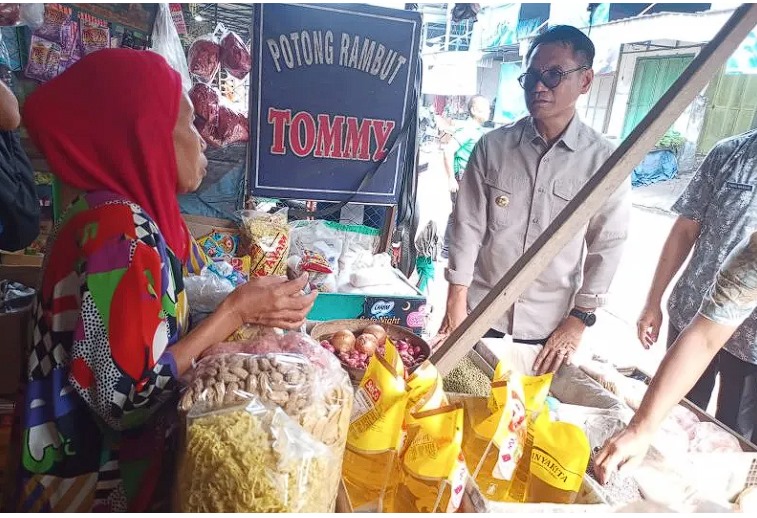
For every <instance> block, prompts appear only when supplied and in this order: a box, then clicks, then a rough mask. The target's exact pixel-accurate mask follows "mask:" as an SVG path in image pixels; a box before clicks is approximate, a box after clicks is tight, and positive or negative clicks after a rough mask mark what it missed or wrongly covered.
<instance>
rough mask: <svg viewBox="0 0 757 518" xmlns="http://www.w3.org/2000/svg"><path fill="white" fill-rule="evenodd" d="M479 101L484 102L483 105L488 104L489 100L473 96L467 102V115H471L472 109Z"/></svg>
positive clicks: (480, 96)
mask: <svg viewBox="0 0 757 518" xmlns="http://www.w3.org/2000/svg"><path fill="white" fill-rule="evenodd" d="M479 101H484V102H485V103H487V104H489V99H487V98H486V97H484V96H483V95H474V96H473V97H471V98H470V101H468V113H470V114H473V107H474V106H475V105H476V103H477V102H479Z"/></svg>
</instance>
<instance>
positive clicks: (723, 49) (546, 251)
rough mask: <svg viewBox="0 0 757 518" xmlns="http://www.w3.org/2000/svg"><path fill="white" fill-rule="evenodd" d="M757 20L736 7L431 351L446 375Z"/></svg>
mask: <svg viewBox="0 0 757 518" xmlns="http://www.w3.org/2000/svg"><path fill="white" fill-rule="evenodd" d="M756 24H757V5H755V4H742V5H741V6H740V7H739V8H738V9H736V10H735V11H734V13H733V15H732V16H731V17H730V18H729V19H728V21H727V22H726V23H725V25H724V26H723V28H722V29H720V31H719V32H718V33H717V35H716V36H715V37H714V38H713V39H712V41H710V42H709V43H708V44H707V45H705V46H704V47H703V48H702V51H701V52H700V53H699V55H698V56H697V57H696V58H694V61H692V62H691V64H690V65H689V66H688V67H687V68H686V70H684V71H683V73H682V74H681V76H680V77H679V78H678V80H676V82H675V83H673V86H671V87H670V89H668V91H667V92H666V93H665V95H663V96H662V98H661V99H660V100H659V101H658V102H657V104H655V105H654V107H653V108H652V110H651V111H650V112H649V113H648V114H647V116H646V117H644V119H643V120H642V121H641V122H640V123H639V125H638V126H636V128H635V129H634V130H633V132H631V134H630V135H629V136H628V137H627V138H626V139H625V140H624V141H623V143H622V144H621V145H620V146H619V147H618V149H616V150H615V152H614V153H613V154H612V155H611V156H610V158H608V159H607V161H606V162H605V163H604V164H603V165H602V167H600V168H599V170H598V171H597V172H596V174H594V176H593V177H592V178H591V179H590V180H589V181H588V182H587V183H586V185H585V186H584V187H583V189H581V190H580V191H579V192H578V194H576V196H575V198H573V200H572V201H571V202H570V203H568V205H567V206H566V207H565V208H564V209H563V210H562V211H561V212H560V214H558V215H557V217H556V218H555V220H554V221H553V222H552V223H551V224H550V225H549V227H548V228H547V229H546V230H545V231H544V232H543V233H542V234H541V236H539V238H537V240H536V241H535V242H534V244H533V245H532V246H531V247H530V248H529V249H528V250H527V251H526V253H525V254H523V255H522V256H521V257H520V259H518V261H516V263H515V264H514V265H513V266H512V268H510V270H508V272H507V273H506V274H505V275H504V277H502V279H501V280H500V281H499V282H498V283H497V285H496V286H494V288H493V289H492V290H491V291H490V292H489V293H488V294H487V296H486V297H484V300H482V301H481V303H480V304H479V305H478V306H476V308H474V310H473V311H472V312H471V313H470V314H469V315H468V318H466V319H465V321H464V322H463V323H462V325H461V326H460V327H459V328H457V329H456V330H455V331H454V332H453V333H452V334H451V335H450V336H449V338H447V340H446V341H445V342H444V343H443V344H442V345H441V346H440V347H439V348H438V349H437V350H436V351H435V352H434V353H433V354H432V355H431V361H432V362H434V364H435V365H436V366H437V368H438V369H439V371H440V372H441V373H442V374H443V375H444V374H447V373H449V371H450V370H452V369H453V368H454V366H455V365H457V363H458V362H459V361H460V360H461V359H462V358H463V357H464V356H465V355H466V354H467V353H468V351H470V349H471V348H472V347H473V346H474V345H475V344H476V343H477V342H478V341H479V340H480V339H481V337H482V336H483V335H484V334H485V333H486V332H487V331H488V330H489V329H490V328H491V326H492V324H493V323H494V322H495V321H496V320H497V319H498V318H500V317H501V316H502V314H503V313H505V311H507V309H508V308H509V307H510V306H512V304H513V302H514V301H515V300H516V299H517V298H518V297H519V296H520V295H521V294H522V293H523V292H524V291H525V290H526V289H527V288H528V286H529V285H530V284H531V283H532V282H533V281H534V280H535V279H536V278H537V277H538V276H539V275H540V274H541V272H542V271H543V270H544V268H546V266H547V265H548V264H549V262H550V261H551V260H552V259H553V258H554V257H555V256H556V255H557V254H558V253H559V252H560V251H561V250H562V248H563V247H564V246H565V245H566V244H567V243H568V241H570V240H571V239H572V238H573V237H574V236H575V235H576V234H577V233H578V232H580V231H581V228H582V227H583V226H584V225H585V224H586V223H588V221H589V219H591V217H592V216H593V215H594V214H595V213H596V211H597V210H598V209H599V208H600V207H601V206H602V205H603V204H604V203H605V202H606V201H607V200H608V199H609V197H610V196H611V195H612V194H613V193H614V192H615V191H616V190H617V189H618V187H620V185H621V184H622V183H623V182H624V181H626V179H627V177H628V175H629V174H630V173H631V171H632V170H633V168H634V167H636V166H637V165H638V164H639V163H640V162H641V161H642V159H643V157H644V155H645V154H646V153H647V152H648V151H649V150H650V149H652V148H653V147H654V145H655V144H656V143H657V141H658V140H659V139H660V137H662V135H663V134H664V133H665V132H666V131H667V130H668V128H670V126H671V125H672V124H673V122H675V120H676V119H677V118H678V117H679V116H680V115H681V114H682V113H683V111H684V110H685V109H686V107H687V106H688V105H689V104H690V103H691V102H692V101H693V100H694V98H695V97H696V96H697V94H698V93H699V92H701V91H702V89H703V88H704V87H705V86H706V85H707V83H708V82H709V81H710V79H711V78H712V77H714V76H715V74H716V73H717V71H718V69H719V68H720V67H721V66H722V65H723V64H724V63H725V62H726V60H727V59H728V58H729V56H730V55H731V54H733V52H734V51H735V50H736V48H737V47H738V46H739V44H740V43H741V42H742V41H743V40H744V39H745V38H746V36H747V35H748V34H749V32H750V31H751V30H752V29H753V28H754V27H755V25H756Z"/></svg>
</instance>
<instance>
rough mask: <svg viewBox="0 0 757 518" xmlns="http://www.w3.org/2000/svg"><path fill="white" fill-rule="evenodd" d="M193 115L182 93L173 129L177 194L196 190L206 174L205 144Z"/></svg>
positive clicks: (186, 97) (192, 109)
mask: <svg viewBox="0 0 757 518" xmlns="http://www.w3.org/2000/svg"><path fill="white" fill-rule="evenodd" d="M194 116H195V114H194V108H193V107H192V103H191V102H190V100H189V97H188V96H187V95H186V94H183V95H182V96H181V102H180V105H179V118H178V120H177V121H176V127H175V128H174V129H173V147H174V150H175V152H176V168H177V170H178V181H177V184H178V185H177V186H178V192H179V194H186V193H189V192H194V191H196V190H197V189H198V188H199V187H200V183H202V179H203V178H205V175H206V174H207V167H208V159H207V158H205V155H204V152H205V147H206V144H205V141H204V140H202V137H200V133H199V132H198V131H197V128H195V125H194Z"/></svg>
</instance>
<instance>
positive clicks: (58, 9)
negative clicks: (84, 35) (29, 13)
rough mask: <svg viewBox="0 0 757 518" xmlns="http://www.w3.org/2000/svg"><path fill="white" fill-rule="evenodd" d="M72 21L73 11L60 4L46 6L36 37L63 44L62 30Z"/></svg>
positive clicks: (35, 33)
mask: <svg viewBox="0 0 757 518" xmlns="http://www.w3.org/2000/svg"><path fill="white" fill-rule="evenodd" d="M70 21H71V9H69V8H68V7H64V6H62V5H60V4H45V9H44V14H43V19H42V24H41V25H40V26H39V27H37V29H36V30H35V31H34V35H35V36H38V37H40V38H44V39H46V40H47V41H51V42H53V43H60V42H61V29H62V28H63V25H65V24H66V23H68V22H70Z"/></svg>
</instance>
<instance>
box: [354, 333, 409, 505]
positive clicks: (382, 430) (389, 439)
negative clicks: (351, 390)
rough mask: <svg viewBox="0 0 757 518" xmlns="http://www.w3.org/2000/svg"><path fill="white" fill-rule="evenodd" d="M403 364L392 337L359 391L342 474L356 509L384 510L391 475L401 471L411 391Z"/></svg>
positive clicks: (376, 356) (367, 371)
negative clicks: (400, 458) (405, 378)
mask: <svg viewBox="0 0 757 518" xmlns="http://www.w3.org/2000/svg"><path fill="white" fill-rule="evenodd" d="M404 374H405V369H404V367H403V366H402V361H401V359H400V357H399V354H398V353H397V351H396V349H394V346H393V345H392V343H391V341H389V340H388V341H387V342H386V350H385V355H384V356H381V355H379V354H374V355H373V356H372V357H371V359H370V362H369V363H368V367H367V368H366V370H365V375H364V376H363V379H362V380H361V381H360V386H359V387H358V389H357V392H356V394H355V407H354V409H353V412H352V416H351V418H350V429H349V435H348V438H347V450H346V451H345V455H344V469H343V473H342V475H343V478H344V484H345V487H346V489H347V494H348V496H349V498H350V502H351V503H352V506H353V508H354V510H355V511H356V512H365V511H378V510H381V509H383V507H384V500H385V498H386V497H387V489H389V486H390V484H391V482H392V480H391V477H392V475H393V474H396V473H397V471H398V467H399V466H398V463H399V448H400V445H401V441H402V437H403V436H402V425H403V421H404V416H405V410H406V408H407V402H408V398H409V395H410V393H409V392H408V391H407V386H406V384H405V380H404Z"/></svg>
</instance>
